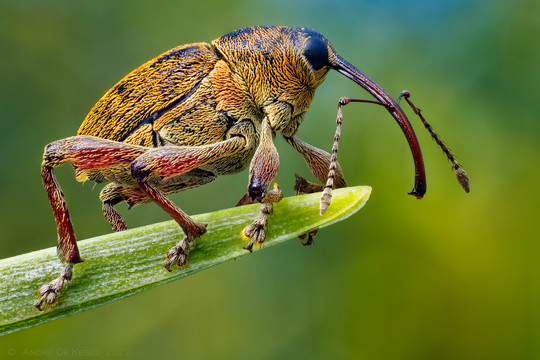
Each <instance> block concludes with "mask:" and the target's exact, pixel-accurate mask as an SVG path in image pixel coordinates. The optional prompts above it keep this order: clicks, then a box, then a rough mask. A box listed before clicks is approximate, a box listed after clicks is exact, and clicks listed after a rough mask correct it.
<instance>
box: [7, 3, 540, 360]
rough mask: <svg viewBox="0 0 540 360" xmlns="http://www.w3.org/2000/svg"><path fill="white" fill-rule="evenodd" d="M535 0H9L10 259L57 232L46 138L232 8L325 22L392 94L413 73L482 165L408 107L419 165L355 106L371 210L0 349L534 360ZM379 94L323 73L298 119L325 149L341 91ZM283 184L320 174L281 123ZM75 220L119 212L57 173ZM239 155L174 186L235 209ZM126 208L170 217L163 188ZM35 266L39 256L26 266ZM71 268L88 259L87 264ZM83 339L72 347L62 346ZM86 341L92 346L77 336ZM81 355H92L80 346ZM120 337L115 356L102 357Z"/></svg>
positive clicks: (193, 204)
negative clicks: (458, 171)
mask: <svg viewBox="0 0 540 360" xmlns="http://www.w3.org/2000/svg"><path fill="white" fill-rule="evenodd" d="M539 8H540V6H539V3H538V2H537V1H502V0H494V1H460V0H458V1H456V0H444V1H415V2H403V1H379V2H372V1H352V0H349V1H347V0H343V1H339V2H335V1H313V0H309V1H308V0H300V1H294V0H293V1H284V0H275V1H264V2H258V1H252V0H229V1H205V0H201V1H190V2H183V1H170V2H167V1H77V2H73V1H28V0H17V1H15V0H14V1H2V2H1V3H0V49H1V55H0V64H1V66H0V84H1V86H0V92H1V96H0V121H1V125H2V126H1V131H0V151H1V152H0V154H1V159H2V160H1V166H0V172H1V176H0V184H1V185H0V199H1V205H2V206H1V207H0V214H1V216H0V228H1V235H0V237H1V239H2V240H1V241H0V258H5V257H10V256H14V255H17V254H22V253H25V252H29V251H32V250H37V249H41V248H44V247H50V246H54V245H55V242H56V233H55V225H54V220H53V217H52V213H51V210H50V207H49V204H48V202H47V198H46V195H45V192H44V191H43V188H42V185H41V179H40V174H39V167H40V162H41V155H42V150H43V147H44V145H46V144H47V143H49V142H51V141H54V140H56V139H59V138H63V137H67V136H71V135H73V134H75V132H76V131H77V129H78V127H79V124H80V123H81V121H82V120H83V118H84V116H85V115H86V113H87V112H88V111H89V110H90V108H91V107H92V106H93V104H94V103H95V102H96V101H97V100H98V99H99V98H100V97H101V95H102V94H103V93H105V91H106V90H108V89H109V88H110V87H111V86H112V85H114V83H115V82H116V81H118V80H119V79H120V78H122V77H123V76H124V75H125V74H126V73H128V72H129V71H131V70H132V69H134V68H135V67H137V66H138V65H140V64H142V63H143V62H145V61H147V60H149V59H150V58H153V57H154V56H156V55H158V54H160V53H161V52H163V51H165V50H167V49H169V48H172V47H174V46H176V45H179V44H184V43H190V42H198V41H211V40H212V39H214V38H216V37H218V36H220V35H223V34H225V33H227V32H229V31H232V30H235V29H237V28H242V27H245V26H249V25H260V24H273V25H289V26H305V27H312V28H315V29H317V30H319V31H320V32H321V33H322V34H324V35H325V36H326V37H327V38H328V39H329V40H330V41H331V42H332V43H333V45H334V46H335V48H336V49H337V50H338V51H339V52H340V53H341V54H342V55H343V57H344V58H346V59H347V60H348V61H349V62H351V63H352V64H355V65H356V66H357V67H358V68H359V69H361V70H362V71H364V72H365V73H366V74H368V75H369V76H370V77H372V78H373V79H374V80H375V81H377V82H378V83H379V84H381V85H382V87H383V88H385V89H386V90H387V91H388V92H389V93H391V94H394V95H395V96H397V95H398V94H399V93H400V91H401V90H403V89H408V90H410V91H411V93H412V94H413V99H414V101H416V103H417V105H418V106H419V107H420V108H422V109H423V111H424V114H425V115H426V117H427V118H428V119H429V121H431V123H432V125H433V127H434V128H435V130H436V131H437V132H438V133H439V134H440V135H441V137H442V138H443V139H444V140H445V141H446V142H447V144H448V145H449V147H450V148H451V149H452V150H453V151H454V152H455V153H456V155H457V156H458V159H459V160H460V162H461V163H462V165H463V166H464V167H465V169H466V170H467V171H468V173H469V175H470V178H471V193H470V194H468V195H467V194H465V193H464V192H463V191H462V190H461V188H460V187H459V185H458V184H457V182H456V180H455V178H454V175H453V173H452V171H451V169H450V165H449V163H448V162H447V161H446V160H445V158H444V156H443V154H442V153H441V151H440V150H439V148H438V147H437V146H436V145H435V143H434V142H433V141H432V140H431V139H430V137H429V135H428V134H427V132H425V131H424V130H423V129H422V126H421V124H420V122H419V120H418V119H417V118H415V117H414V116H413V115H412V113H411V111H409V110H406V111H407V112H408V113H409V114H410V115H411V116H410V118H411V121H412V122H413V125H414V126H415V128H416V130H417V133H418V137H419V140H420V142H421V145H422V148H423V153H424V159H425V162H426V167H427V176H428V193H427V196H426V197H425V198H424V199H423V200H421V201H417V200H415V199H414V198H413V197H411V196H407V194H406V193H407V191H410V190H411V188H412V185H413V184H412V180H413V164H412V160H411V155H410V153H409V150H408V146H407V144H406V141H405V139H404V137H403V135H402V133H401V131H400V130H399V128H398V126H397V125H396V124H395V122H394V121H393V120H392V118H391V117H390V116H389V115H388V114H387V113H386V111H384V109H380V108H378V107H377V106H371V105H365V104H353V105H349V106H348V107H346V108H345V109H344V119H345V120H344V121H345V123H344V125H343V136H342V141H341V145H340V153H339V159H340V162H341V164H342V167H343V169H344V173H345V175H346V177H347V180H348V183H349V184H351V185H364V184H368V185H371V186H373V194H372V197H371V199H370V201H369V202H368V204H367V205H366V207H365V208H364V209H362V211H361V212H360V213H358V214H356V215H355V216H353V217H352V218H349V219H348V220H346V221H345V222H342V223H339V224H337V225H335V226H333V227H331V228H327V229H324V230H323V231H321V233H320V235H319V236H318V237H317V239H316V243H315V245H314V246H312V247H310V248H304V247H303V246H301V245H300V244H299V243H298V242H297V241H295V240H293V241H289V242H288V243H287V244H285V245H282V246H278V247H273V248H271V249H270V248H269V249H267V250H265V251H261V252H255V253H254V254H252V255H250V256H246V257H243V258H241V259H238V260H237V261H233V262H229V263H226V264H223V265H220V266H218V267H214V268H212V269H209V270H206V271H203V272H201V273H198V274H196V275H194V276H190V277H188V278H186V279H183V280H180V281H176V282H173V283H169V284H167V285H164V286H161V287H159V288H155V289H152V290H149V291H146V292H144V293H142V294H139V295H136V296H133V297H130V298H127V299H124V300H121V301H118V302H115V303H113V304H109V305H106V306H103V307H100V308H97V309H93V310H91V311H87V312H84V313H80V314H77V315H74V316H71V317H69V318H64V319H61V320H58V321H54V322H52V323H48V324H46V325H42V326H38V327H35V328H32V329H28V330H24V331H21V332H18V333H14V334H11V335H7V336H4V337H2V338H0V358H6V357H10V358H28V357H31V356H25V355H24V354H25V352H26V354H28V353H29V351H39V350H50V349H54V350H56V349H65V350H67V351H68V352H69V353H70V354H71V355H70V356H71V357H82V356H86V357H97V356H94V355H95V353H98V352H99V353H101V354H102V355H104V356H105V355H107V356H108V358H116V357H117V358H136V359H145V358H150V357H152V358H165V357H178V358H187V359H198V358H210V359H214V358H234V359H297V358H320V359H326V358H332V359H350V358H354V359H538V358H540V342H539V340H540V339H539V338H540V326H539V324H540V318H539V317H540V313H539V305H538V304H539V302H540V293H539V292H540V291H539V289H540V288H539V285H540V283H539V280H538V279H539V276H540V267H539V262H538V254H539V250H540V246H539V244H538V240H539V239H538V232H537V230H535V227H534V226H535V225H534V224H537V223H538V221H539V215H540V213H539V211H538V200H540V198H539V196H538V195H539V191H538V187H539V181H538V180H539V172H540V164H539V159H540V157H539V156H540V151H539V146H538V143H539V140H540V139H539V121H538V120H539V118H538V109H537V108H538V95H539V94H540V87H539V84H540V76H539V71H538V67H539V64H540V29H539V28H540V22H539V21H538V19H539V18H540V17H539V16H540V12H539ZM341 96H350V97H367V96H368V95H367V94H366V93H365V92H364V91H363V90H362V89H361V88H360V87H358V86H356V85H355V84H354V83H353V82H351V81H349V80H347V79H346V78H344V77H342V76H341V75H339V74H337V73H330V74H329V75H328V78H327V80H326V82H325V83H324V84H323V85H322V86H321V87H320V88H319V90H318V92H317V95H316V97H315V100H314V103H313V105H312V107H311V110H310V112H309V113H308V116H307V118H306V121H305V123H304V125H303V128H302V129H301V131H300V136H301V137H302V138H303V139H304V140H306V141H308V142H310V143H312V144H314V145H316V146H319V147H322V148H326V149H330V148H331V144H332V137H333V133H334V129H335V115H336V103H337V100H338V98H339V97H341ZM277 146H278V150H279V151H280V155H281V168H280V172H279V174H278V178H277V180H278V182H279V183H280V185H281V187H282V188H283V189H285V191H286V194H287V195H292V193H293V191H292V187H293V179H294V177H293V173H294V172H295V171H297V172H299V173H301V174H304V175H307V174H308V170H307V167H306V166H305V164H304V163H303V161H302V159H301V157H300V156H299V155H297V154H296V153H295V152H294V151H293V150H292V149H291V148H289V147H288V146H287V145H286V144H285V143H284V142H283V141H282V139H280V138H278V140H277ZM56 173H57V176H58V178H59V181H60V183H61V185H62V187H63V189H64V192H65V194H66V196H67V200H68V204H69V206H70V211H71V213H72V217H73V220H74V225H75V229H76V232H77V235H78V238H79V239H84V238H88V237H92V236H97V235H100V234H104V233H108V232H110V229H109V227H108V224H107V223H106V222H105V220H104V218H103V216H102V215H101V210H100V202H99V200H98V194H99V190H100V188H101V186H99V185H98V186H94V185H93V184H90V183H86V184H81V183H77V182H76V181H75V180H74V177H73V170H72V169H71V168H70V167H67V166H66V167H65V168H60V169H58V171H57V172H56ZM246 186H247V173H245V172H244V173H242V174H239V175H235V176H231V177H224V178H220V179H218V180H217V181H216V182H214V183H212V184H209V185H207V186H204V187H203V188H199V189H196V190H193V191H189V192H186V193H181V194H177V195H175V196H173V199H174V201H176V202H177V203H178V204H180V205H181V207H182V208H183V209H184V210H186V211H187V212H188V213H190V214H196V213H200V212H209V211H213V210H217V209H222V208H227V207H230V206H232V205H234V204H235V203H236V201H237V200H238V199H239V198H240V197H241V196H242V194H243V193H244V191H245V189H246ZM120 210H121V211H122V213H123V214H124V215H125V217H126V220H127V221H128V224H129V225H130V226H131V227H134V226H142V225H145V224H150V223H154V222H157V221H163V220H168V217H167V215H166V214H165V213H164V212H163V211H161V210H160V209H159V208H158V207H157V206H155V205H153V204H149V205H145V206H141V207H138V208H135V209H133V210H131V211H129V212H127V208H126V207H125V206H124V207H121V209H120ZM29 266H32V265H31V264H29ZM75 275H76V274H75ZM71 350H74V351H75V352H71ZM77 354H79V355H77ZM84 354H86V355H84ZM109 355H110V356H109Z"/></svg>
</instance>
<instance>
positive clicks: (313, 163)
mask: <svg viewBox="0 0 540 360" xmlns="http://www.w3.org/2000/svg"><path fill="white" fill-rule="evenodd" d="M283 138H284V139H285V141H286V142H287V143H288V144H289V145H291V146H292V147H293V148H294V149H295V150H296V151H298V153H300V155H302V157H303V158H304V160H305V161H306V164H307V166H308V167H309V170H310V171H311V173H312V174H313V175H314V176H315V177H316V178H317V180H319V181H320V182H322V183H326V180H327V178H328V168H329V167H330V163H331V160H332V155H330V154H329V153H327V152H326V151H324V150H321V149H319V148H316V147H315V146H313V145H310V144H308V143H306V142H304V141H302V140H300V139H299V138H297V137H296V136H292V137H285V136H284V137H283ZM306 181H307V180H306ZM297 183H298V182H297ZM311 184H313V183H311ZM333 185H334V187H335V188H342V187H345V186H347V184H346V182H345V178H344V177H343V172H342V171H341V166H339V163H338V164H337V165H336V172H335V176H334V183H333ZM318 191H322V188H321V189H320V190H316V191H303V192H305V193H308V192H309V193H312V192H318Z"/></svg>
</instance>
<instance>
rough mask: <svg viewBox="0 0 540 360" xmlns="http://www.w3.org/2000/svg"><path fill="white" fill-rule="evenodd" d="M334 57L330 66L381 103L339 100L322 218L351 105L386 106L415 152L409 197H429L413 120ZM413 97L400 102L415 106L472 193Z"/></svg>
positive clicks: (407, 93)
mask: <svg viewBox="0 0 540 360" xmlns="http://www.w3.org/2000/svg"><path fill="white" fill-rule="evenodd" d="M332 55H333V56H331V57H330V63H331V64H332V66H333V68H334V69H335V70H336V71H338V72H339V73H341V74H343V75H345V76H346V77H348V78H349V79H351V80H353V81H354V82H355V83H357V84H358V85H360V86H362V87H363V88H364V89H365V90H367V91H368V92H369V93H370V94H371V95H372V96H373V97H375V99H377V101H373V100H362V99H349V98H341V99H340V100H339V104H338V114H337V120H336V122H337V128H336V135H335V136H334V145H333V146H332V158H331V162H330V169H329V172H328V181H327V183H326V186H325V188H324V191H323V194H322V196H321V204H320V213H321V215H322V214H324V212H325V211H326V209H327V208H328V206H329V205H330V200H331V197H332V186H333V178H334V173H335V168H336V166H337V165H336V164H337V150H338V141H339V138H340V136H341V124H342V122H343V115H342V112H341V106H343V105H347V104H348V103H349V102H366V103H373V104H377V105H382V106H384V107H385V108H386V110H388V112H389V113H390V114H392V116H393V117H394V119H396V121H397V123H398V124H399V126H400V127H401V130H402V131H403V134H405V137H406V138H407V142H408V143H409V147H410V148H411V152H412V155H413V160H414V167H415V177H414V188H413V190H412V191H411V192H410V193H409V195H414V196H416V198H418V199H421V198H422V197H423V196H424V194H425V193H426V173H425V169H424V161H423V159H422V152H421V150H420V144H419V143H418V139H417V138H416V134H415V133H414V130H413V128H412V125H411V123H410V122H409V119H408V118H407V116H406V115H405V113H404V112H403V110H402V109H401V108H400V107H399V105H398V103H397V102H396V101H395V100H394V99H393V98H392V97H391V96H390V95H388V93H387V92H386V91H384V90H383V89H382V88H381V87H380V86H379V85H378V84H377V83H375V82H374V81H373V80H371V79H370V78H369V77H367V76H366V75H365V74H364V73H362V72H361V71H360V70H358V69H357V68H355V67H354V66H353V65H351V64H350V63H349V62H347V61H346V60H345V59H343V58H342V57H341V56H340V55H338V54H337V53H336V52H332ZM409 96H410V93H409V92H408V91H404V92H402V94H401V95H400V97H399V99H401V98H402V97H403V98H404V99H405V100H406V101H407V103H408V104H409V105H410V106H411V108H412V109H413V111H414V112H415V114H417V115H418V116H419V117H420V119H421V120H422V123H423V124H424V126H425V127H426V129H427V130H428V131H429V133H430V134H431V136H432V137H433V139H435V141H436V142H437V144H438V145H439V146H440V147H441V149H442V150H443V152H444V153H445V154H446V156H447V157H448V159H449V160H450V162H451V163H452V168H453V169H454V171H455V173H456V176H457V179H458V181H459V183H460V184H461V186H462V187H463V189H464V190H465V192H467V193H468V192H469V178H468V177H467V173H466V172H465V171H464V170H463V169H462V168H461V165H460V164H459V163H458V162H457V161H456V159H455V158H454V156H453V155H452V154H451V153H450V151H449V150H448V148H447V147H446V146H445V145H444V144H443V143H442V141H441V140H440V139H439V137H438V136H437V134H435V132H434V131H433V129H432V128H431V126H430V125H429V124H428V123H427V121H426V120H425V119H424V117H423V116H422V114H421V113H420V109H418V108H417V107H416V106H415V105H414V104H413V103H412V102H411V101H410V100H409ZM398 101H399V100H398Z"/></svg>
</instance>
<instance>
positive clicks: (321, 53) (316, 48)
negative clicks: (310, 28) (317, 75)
mask: <svg viewBox="0 0 540 360" xmlns="http://www.w3.org/2000/svg"><path fill="white" fill-rule="evenodd" d="M304 56H305V57H306V59H307V61H308V62H309V64H310V65H311V67H312V68H313V70H320V69H322V68H323V67H324V66H327V65H329V64H330V62H329V61H328V47H327V45H326V42H325V41H324V40H323V39H321V38H319V37H315V36H312V37H310V38H309V39H308V40H307V41H306V43H305V45H304Z"/></svg>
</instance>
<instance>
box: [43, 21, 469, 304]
mask: <svg viewBox="0 0 540 360" xmlns="http://www.w3.org/2000/svg"><path fill="white" fill-rule="evenodd" d="M330 70H336V71H338V72H340V73H341V74H343V75H345V76H347V77H348V78H350V79H352V80H353V81H355V82H356V83H358V84H359V85H361V86H362V87H363V88H364V89H365V90H367V91H368V92H369V93H371V94H372V95H373V96H374V97H375V99H376V101H367V102H374V103H376V104H378V105H382V106H384V107H385V108H386V110H387V111H388V112H389V113H390V114H391V115H392V116H393V117H394V118H395V119H396V121H397V122H398V124H399V125H400V127H401V129H402V131H403V132H404V134H405V136H406V139H407V141H408V143H409V146H410V148H411V151H412V152H413V158H414V162H415V187H414V189H413V191H412V192H411V194H412V195H415V196H417V197H418V198H421V197H422V196H423V195H424V193H425V191H426V184H425V172H424V165H423V160H422V156H421V152H420V147H419V144H418V141H417V139H416V135H415V134H414V131H413V130H412V127H411V125H410V123H409V121H408V119H407V117H406V116H405V114H404V113H403V111H402V110H401V108H400V107H399V105H398V104H397V103H396V102H395V100H394V99H393V98H391V97H390V96H389V95H388V94H387V93H386V92H385V91H384V90H383V89H382V88H381V87H380V86H379V85H377V84H376V83H375V82H373V81H372V80H371V79H369V78H368V77H367V76H365V75H364V74H363V73H361V72H360V71H359V70H358V69H356V68H355V67H354V66H352V65H351V64H349V63H348V62H347V61H345V60H344V59H343V58H342V57H341V56H340V55H339V54H338V53H337V52H336V51H335V50H334V48H333V47H332V45H331V44H330V43H329V42H328V41H327V40H326V39H325V38H324V37H323V36H322V35H321V34H319V33H318V32H316V31H315V30H311V29H305V28H289V27H279V26H258V27H251V28H246V29H241V30H237V31H234V32H232V33H229V34H227V35H224V36H222V37H220V38H218V39H216V40H214V41H213V42H212V43H211V44H208V43H195V44H189V45H183V46H179V47H176V48H174V49H172V50H169V51H167V52H165V53H163V54H161V55H160V56H158V57H156V58H155V59H153V60H150V61H148V62H146V63H145V64H143V65H142V66H140V67H139V68H137V69H135V70H133V71H132V72H131V73H129V74H128V75H126V76H125V77H124V78H123V79H122V80H121V81H120V82H118V83H117V84H116V85H115V86H113V87H112V88H111V89H110V90H109V91H108V92H107V93H106V94H105V95H104V96H103V97H102V98H101V99H100V100H99V101H98V102H97V103H96V105H95V106H94V107H93V108H92V110H91V111H90V113H89V114H88V115H87V117H86V118H85V120H84V121H83V123H82V125H81V126H80V128H79V131H78V133H77V136H73V137H70V138H66V139H61V140H58V141H55V142H53V143H51V144H49V145H47V146H46V148H45V152H44V155H43V163H42V168H41V173H42V179H43V184H44V187H45V190H46V192H47V196H48V198H49V201H50V203H51V206H52V209H53V213H54V216H55V220H56V224H57V230H58V253H59V256H60V258H61V259H62V261H64V262H66V263H67V266H66V268H65V269H64V271H63V272H62V273H61V274H60V277H58V278H57V279H55V280H53V281H51V282H50V283H48V284H45V285H44V286H42V287H41V288H40V290H39V296H40V300H39V301H38V303H37V304H36V305H35V306H36V307H37V308H38V309H40V310H41V306H42V305H43V304H45V305H51V304H54V303H55V301H56V300H57V295H58V293H59V292H60V291H61V290H62V287H63V284H64V282H65V281H69V280H71V278H72V268H73V265H74V264H77V263H80V262H82V261H83V260H82V259H81V257H80V254H79V251H78V247H77V242H76V240H75V234H74V231H73V227H72V223H71V219H70V216H69V212H68V209H67V204H66V202H65V199H64V196H63V194H62V191H61V189H60V186H59V185H58V183H57V181H56V179H55V177H54V174H53V168H54V167H57V166H60V165H62V164H64V163H70V164H71V165H73V166H74V167H75V169H76V174H77V175H76V177H77V180H79V181H86V180H91V181H95V182H108V184H107V185H105V187H104V188H103V190H102V191H101V193H100V199H101V201H102V203H103V214H104V215H105V218H106V219H107V221H108V222H109V224H110V225H111V227H112V229H113V230H114V231H122V230H125V229H127V225H126V224H125V222H124V219H123V218H122V216H121V215H120V214H119V213H118V212H117V211H116V209H115V208H114V207H115V205H117V204H118V203H121V202H127V203H128V204H129V207H130V208H131V207H133V206H136V205H139V204H143V203H147V202H155V203H157V204H158V205H159V206H160V207H161V208H162V209H163V210H164V211H166V212H167V213H168V214H169V215H170V216H171V217H172V218H173V219H174V220H175V221H176V222H177V223H178V224H179V226H180V227H181V228H182V230H183V231H184V233H185V235H186V236H185V238H184V239H182V240H181V241H180V242H179V243H178V244H176V246H174V247H173V248H171V249H170V250H169V251H168V252H167V254H166V258H167V262H166V264H165V268H166V269H167V270H170V266H172V265H173V264H175V265H176V266H177V267H180V268H182V267H184V266H186V264H187V259H188V254H189V249H190V244H191V243H192V242H193V241H194V240H195V239H196V238H198V237H199V236H201V235H202V234H204V233H205V231H206V224H201V223H198V222H197V221H195V220H193V219H191V218H190V217H189V216H188V215H187V214H186V213H184V212H183V211H182V210H181V209H180V208H179V207H178V206H177V205H176V204H174V203H173V202H172V201H171V200H170V199H169V198H168V197H167V195H168V194H172V193H176V192H179V191H183V190H186V189H190V188H193V187H196V186H201V185H204V184H206V183H209V182H211V181H213V180H215V179H216V177H218V176H220V175H227V174H234V173H237V172H239V171H242V170H243V169H245V168H246V167H248V166H249V183H248V191H247V194H246V195H245V196H244V197H243V198H242V199H241V200H240V202H239V204H246V203H251V202H260V203H261V204H262V205H261V213H260V215H259V216H257V218H256V219H255V220H254V221H253V223H252V224H250V225H249V226H247V227H246V228H245V229H244V231H243V235H242V236H243V237H244V238H245V239H246V240H247V241H249V243H248V245H247V246H246V249H247V250H250V251H251V250H252V248H253V245H254V244H259V245H260V244H263V243H264V241H265V239H266V232H265V229H266V226H267V223H268V219H267V218H268V216H269V215H270V214H272V211H273V205H272V204H273V203H275V202H278V201H280V199H281V198H282V193H281V190H279V188H278V187H277V186H274V188H273V189H270V190H269V187H270V184H271V183H272V181H273V179H274V178H275V176H276V174H277V171H278V167H279V155H278V153H277V149H276V147H275V146H274V144H273V140H274V137H275V135H276V133H281V134H282V136H283V138H284V139H285V141H286V142H287V143H288V144H290V145H291V146H292V147H293V148H294V149H295V150H296V151H297V152H298V153H299V154H300V155H301V156H302V157H303V158H304V160H305V161H306V164H307V165H308V167H309V169H310V171H311V172H312V174H313V175H314V176H315V178H317V180H319V181H320V182H321V183H323V184H324V183H326V185H325V186H323V185H320V184H315V183H310V182H307V181H305V180H304V179H301V178H300V177H299V176H297V186H296V188H295V189H296V191H297V193H302V192H313V191H322V190H323V189H324V193H323V194H324V195H323V197H322V198H321V213H322V212H324V210H325V209H326V208H327V207H328V206H329V205H330V199H331V189H332V187H343V186H346V183H345V179H344V177H343V174H342V172H341V168H340V167H339V164H338V163H337V142H338V140H339V136H340V126H341V122H342V118H341V105H345V104H346V103H348V102H350V101H364V100H355V99H347V101H345V100H344V99H342V100H340V103H339V111H338V131H337V132H336V135H335V137H334V146H333V148H332V155H331V154H329V153H328V152H326V151H324V150H321V149H318V148H316V147H314V146H312V145H309V144H307V143H305V142H303V141H302V140H300V139H298V138H297V137H296V133H297V132H298V129H299V127H300V125H301V124H302V122H303V120H304V117H305V114H306V112H307V111H308V109H309V106H310V104H311V101H312V100H313V96H314V94H315V90H316V89H317V87H318V86H319V85H320V84H321V83H322V82H323V81H324V79H325V77H326V75H327V73H328V72H329V71H330ZM404 94H405V93H404ZM408 96H409V94H408V93H407V94H406V96H405V98H406V99H407V102H409V103H410V100H409V99H408ZM364 102H366V101H364ZM410 104H411V103H410ZM411 106H412V105H411ZM413 109H415V112H416V113H417V114H419V115H420V110H419V109H417V108H415V107H413ZM420 117H421V118H422V116H421V115H420ZM422 120H423V121H424V119H423V118H422ZM426 124H427V123H426ZM430 133H432V136H434V137H435V138H436V135H435V134H434V133H433V132H432V130H430ZM436 140H438V139H436ZM438 143H440V141H438ZM440 144H442V143H440ZM441 146H442V145H441ZM444 149H445V148H444V147H443V151H445V150H444ZM445 153H446V154H447V156H448V158H449V159H450V160H451V161H452V164H453V167H454V168H455V170H456V172H458V171H459V170H461V172H460V174H463V176H465V175H464V174H465V173H464V172H463V171H462V169H460V167H459V164H457V162H456V161H455V159H454V158H453V157H452V156H451V154H450V153H449V152H448V151H447V149H446V151H445ZM463 176H461V178H462V179H464V178H466V176H465V177H463ZM467 189H468V188H467ZM314 233H315V232H310V237H309V239H308V240H307V241H306V244H310V243H312V236H313V234H314Z"/></svg>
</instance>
